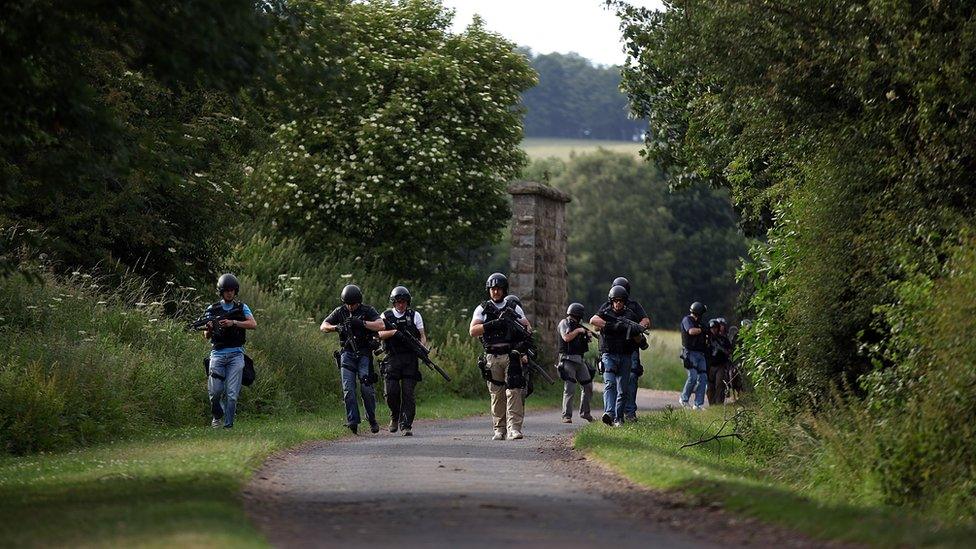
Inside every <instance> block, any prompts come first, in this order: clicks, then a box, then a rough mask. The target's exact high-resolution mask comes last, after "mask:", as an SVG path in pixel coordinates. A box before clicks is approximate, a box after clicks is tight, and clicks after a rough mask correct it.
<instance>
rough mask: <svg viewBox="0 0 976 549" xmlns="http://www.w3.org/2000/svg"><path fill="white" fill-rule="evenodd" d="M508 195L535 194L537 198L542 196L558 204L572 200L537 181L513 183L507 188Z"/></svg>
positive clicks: (557, 190)
mask: <svg viewBox="0 0 976 549" xmlns="http://www.w3.org/2000/svg"><path fill="white" fill-rule="evenodd" d="M508 193H509V194H537V195H539V196H543V197H545V198H548V199H550V200H556V201H558V202H570V201H572V198H571V197H570V196H569V195H568V194H566V193H564V192H563V191H560V190H559V189H556V188H554V187H550V186H549V185H544V184H542V183H539V182H537V181H515V182H513V183H512V184H510V185H509V186H508Z"/></svg>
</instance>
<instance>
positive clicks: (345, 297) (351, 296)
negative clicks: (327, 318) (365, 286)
mask: <svg viewBox="0 0 976 549" xmlns="http://www.w3.org/2000/svg"><path fill="white" fill-rule="evenodd" d="M339 298H340V299H342V302H343V303H345V304H346V305H353V304H356V303H362V302H363V291H362V290H360V289H359V286H356V285H355V284H350V285H348V286H346V287H345V288H343V289H342V293H341V294H339Z"/></svg>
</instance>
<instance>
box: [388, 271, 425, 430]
mask: <svg viewBox="0 0 976 549" xmlns="http://www.w3.org/2000/svg"><path fill="white" fill-rule="evenodd" d="M390 303H391V304H392V305H393V307H392V308H391V309H390V310H388V311H384V312H383V321H384V322H385V323H386V326H385V329H384V330H382V331H381V332H380V339H381V340H383V348H384V349H385V350H386V358H385V359H384V360H383V364H384V366H383V389H384V392H385V394H386V405H387V406H388V407H389V408H390V432H391V433H395V432H397V429H399V430H400V431H401V432H402V433H403V436H407V437H408V436H411V435H413V431H412V429H413V418H414V414H415V413H416V410H417V403H416V399H415V397H414V390H415V389H416V387H417V383H418V382H420V380H421V377H422V376H421V375H420V359H419V358H418V357H417V353H416V352H415V351H414V348H413V347H412V346H410V345H409V344H408V343H407V341H406V338H408V337H413V338H414V339H416V340H418V341H420V344H421V345H423V346H424V347H426V346H427V333H426V331H425V330H424V319H423V317H421V316H420V313H419V312H417V311H415V310H413V309H411V308H410V291H409V290H407V288H406V287H404V286H397V287H396V288H393V291H392V292H390Z"/></svg>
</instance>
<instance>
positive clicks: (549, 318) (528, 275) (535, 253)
mask: <svg viewBox="0 0 976 549" xmlns="http://www.w3.org/2000/svg"><path fill="white" fill-rule="evenodd" d="M508 192H509V194H511V195H512V251H511V257H510V259H509V277H508V280H509V292H510V293H513V294H515V295H517V296H519V298H520V299H521V300H522V308H523V309H524V310H525V314H526V315H527V316H528V317H529V321H530V322H531V323H532V327H533V328H534V329H535V331H536V341H537V342H538V344H539V347H540V351H541V352H542V353H544V354H545V355H546V356H548V357H554V356H555V349H556V326H557V325H558V324H559V321H560V320H562V318H563V317H564V316H565V313H566V306H567V305H568V303H567V302H566V300H567V299H568V298H569V294H568V292H569V289H568V287H567V273H566V241H567V228H566V204H567V203H568V202H569V201H570V197H569V195H568V194H566V193H564V192H562V191H560V190H557V189H554V188H552V187H549V186H547V185H543V184H541V183H536V182H534V181H516V182H514V183H512V184H511V185H509V187H508Z"/></svg>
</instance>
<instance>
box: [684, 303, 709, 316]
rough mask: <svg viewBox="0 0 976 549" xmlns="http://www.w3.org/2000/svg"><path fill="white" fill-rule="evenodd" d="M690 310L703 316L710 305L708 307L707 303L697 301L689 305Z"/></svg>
mask: <svg viewBox="0 0 976 549" xmlns="http://www.w3.org/2000/svg"><path fill="white" fill-rule="evenodd" d="M688 310H689V311H691V312H692V313H693V314H696V315H698V316H701V315H703V314H705V311H707V310H708V307H706V306H705V304H704V303H702V302H701V301H696V302H694V303H692V304H691V307H689V308H688Z"/></svg>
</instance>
